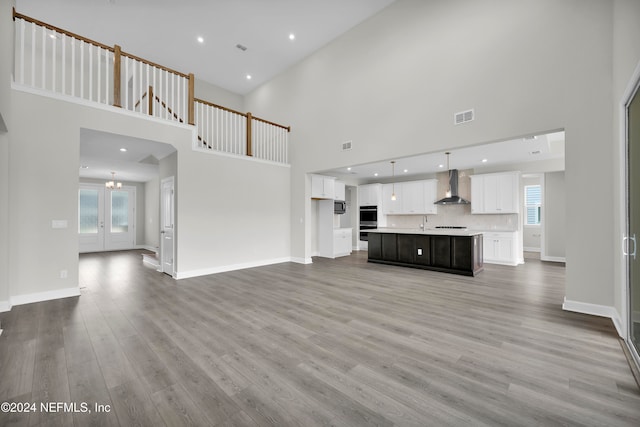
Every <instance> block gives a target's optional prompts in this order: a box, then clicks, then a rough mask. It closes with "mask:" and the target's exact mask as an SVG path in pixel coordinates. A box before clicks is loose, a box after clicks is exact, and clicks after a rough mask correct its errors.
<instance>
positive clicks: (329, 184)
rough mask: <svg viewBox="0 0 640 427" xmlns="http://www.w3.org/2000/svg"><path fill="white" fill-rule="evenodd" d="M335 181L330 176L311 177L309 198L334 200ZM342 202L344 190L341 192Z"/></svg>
mask: <svg viewBox="0 0 640 427" xmlns="http://www.w3.org/2000/svg"><path fill="white" fill-rule="evenodd" d="M335 184H336V179H335V178H334V177H332V176H324V175H311V198H312V199H335V197H336V189H335ZM342 197H343V200H344V190H343V195H342Z"/></svg>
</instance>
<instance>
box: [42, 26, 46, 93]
mask: <svg viewBox="0 0 640 427" xmlns="http://www.w3.org/2000/svg"><path fill="white" fill-rule="evenodd" d="M41 30H42V31H41V32H42V73H41V74H42V76H41V80H42V83H41V87H42V89H44V88H45V81H44V79H45V70H46V68H47V60H46V57H47V39H46V36H47V32H46V31H45V29H44V27H42V28H41Z"/></svg>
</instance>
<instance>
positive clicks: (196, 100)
mask: <svg viewBox="0 0 640 427" xmlns="http://www.w3.org/2000/svg"><path fill="white" fill-rule="evenodd" d="M193 100H194V101H195V102H199V103H201V104H204V105H208V106H210V107H214V108H219V109H221V110H224V111H228V112H230V113H234V114H239V115H241V116H245V117H247V115H246V113H241V112H240V111H237V110H234V109H232V108H227V107H223V106H222V105H218V104H214V103H213V102H209V101H205V100H203V99H199V98H194V99H193Z"/></svg>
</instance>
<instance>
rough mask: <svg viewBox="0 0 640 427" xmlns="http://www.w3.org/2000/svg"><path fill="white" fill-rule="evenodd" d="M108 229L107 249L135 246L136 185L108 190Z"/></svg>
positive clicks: (106, 237)
mask: <svg viewBox="0 0 640 427" xmlns="http://www.w3.org/2000/svg"><path fill="white" fill-rule="evenodd" d="M107 194H108V195H107V200H108V203H107V212H106V216H107V218H108V221H107V231H106V235H105V243H104V248H105V250H107V251H113V250H121V249H132V248H134V247H135V227H134V224H135V221H134V215H135V203H136V202H135V200H136V189H135V187H124V188H123V189H122V190H107Z"/></svg>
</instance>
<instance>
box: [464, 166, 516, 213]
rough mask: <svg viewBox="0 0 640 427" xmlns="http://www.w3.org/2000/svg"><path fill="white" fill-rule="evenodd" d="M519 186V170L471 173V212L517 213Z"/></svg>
mask: <svg viewBox="0 0 640 427" xmlns="http://www.w3.org/2000/svg"><path fill="white" fill-rule="evenodd" d="M519 188H520V172H502V173H490V174H485V175H472V176H471V213H472V214H507V213H508V214H511V213H519V212H520V203H519V199H520V197H519Z"/></svg>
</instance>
